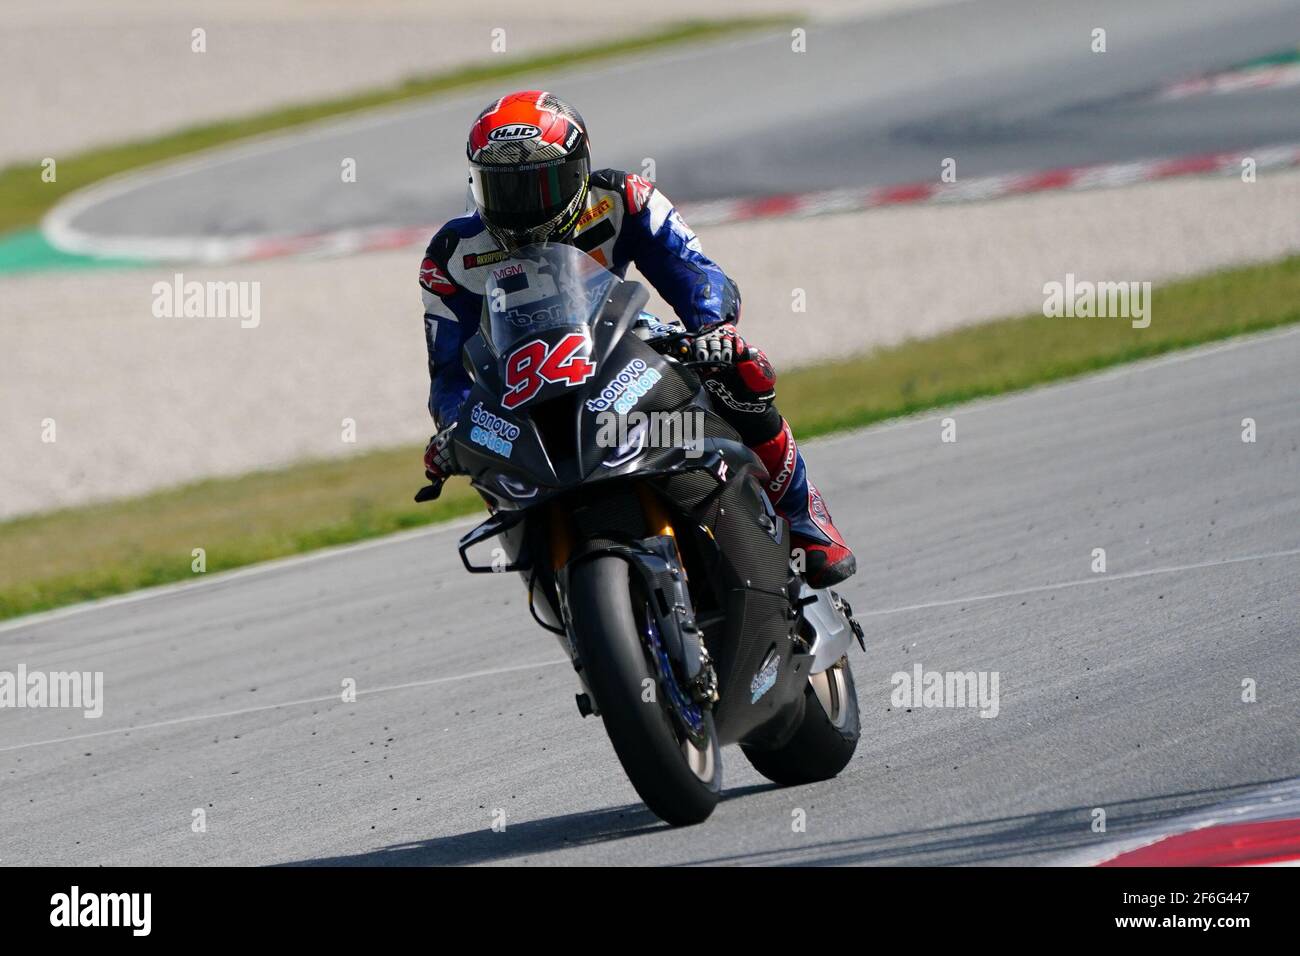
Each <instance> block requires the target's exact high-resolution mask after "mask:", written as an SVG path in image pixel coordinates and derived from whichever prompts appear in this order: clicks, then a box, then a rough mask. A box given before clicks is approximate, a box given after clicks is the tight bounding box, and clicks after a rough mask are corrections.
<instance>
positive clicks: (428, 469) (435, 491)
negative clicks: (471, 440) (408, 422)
mask: <svg viewBox="0 0 1300 956" xmlns="http://www.w3.org/2000/svg"><path fill="white" fill-rule="evenodd" d="M455 434H456V426H455V424H452V425H450V426H449V427H447V428H444V429H443V430H442V431H440V432H438V434H436V435H434V436H433V437H432V438H430V439H429V444H427V445H426V446H425V447H424V477H426V478H428V479H429V485H428V487H425V488H421V489H420V491H419V492H418V493H417V494H416V496H415V500H416V501H432V500H433V499H435V498H437V497H438V495H440V494H442V486H443V484H444V483H445V482H446V481H447V479H448V478H450V477H451V476H452V475H454V474H456V472H457V471H458V470H459V467H458V465H457V463H456V446H455V445H454V444H452V438H453V437H455Z"/></svg>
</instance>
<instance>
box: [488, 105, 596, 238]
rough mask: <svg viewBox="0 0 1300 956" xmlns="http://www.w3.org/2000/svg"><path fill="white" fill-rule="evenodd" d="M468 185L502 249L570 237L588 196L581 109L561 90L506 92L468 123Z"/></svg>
mask: <svg viewBox="0 0 1300 956" xmlns="http://www.w3.org/2000/svg"><path fill="white" fill-rule="evenodd" d="M466 153H467V154H468V156H469V181H470V190H471V192H472V193H473V195H474V204H475V205H476V206H477V207H478V213H479V216H480V218H482V220H483V224H484V225H485V226H487V228H488V231H489V232H491V233H492V235H493V236H494V237H495V238H496V240H497V241H498V242H500V243H501V244H502V245H503V246H504V247H505V248H507V249H515V248H518V247H519V246H523V245H527V244H528V243H530V242H560V241H563V240H565V239H567V238H568V237H569V235H570V234H571V233H572V232H573V227H574V225H575V224H576V223H577V221H578V216H579V215H580V214H581V211H582V206H583V202H584V201H585V200H586V198H587V180H588V178H589V176H590V174H591V150H590V149H589V147H588V144H587V127H586V124H585V123H584V122H583V121H582V116H580V115H579V113H578V111H577V110H575V109H574V108H573V107H571V106H569V104H567V103H565V102H564V101H563V100H561V99H560V98H559V97H558V96H555V95H554V94H551V93H546V92H543V91H541V90H526V91H524V92H520V93H511V94H509V95H508V96H503V97H501V99H499V100H497V101H496V102H494V103H493V104H492V105H491V106H489V107H488V108H487V109H485V110H484V111H483V112H482V113H480V114H479V117H478V119H477V120H475V121H474V125H473V126H472V127H471V128H470V131H469V142H468V144H467V145H466Z"/></svg>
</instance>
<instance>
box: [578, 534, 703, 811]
mask: <svg viewBox="0 0 1300 956" xmlns="http://www.w3.org/2000/svg"><path fill="white" fill-rule="evenodd" d="M569 608H570V611H571V612H572V618H573V635H574V640H575V643H576V645H577V651H578V657H579V659H580V660H581V661H582V668H583V674H584V675H585V677H586V680H587V685H588V686H589V687H590V688H591V692H592V694H593V695H594V696H595V698H596V707H597V709H598V710H599V711H600V715H601V719H602V720H603V721H604V722H605V731H606V733H608V734H609V739H610V742H611V743H612V744H613V745H614V752H615V753H617V754H618V759H619V761H620V762H621V763H622V764H623V770H624V771H625V772H626V773H627V776H628V779H629V780H631V781H632V786H633V787H635V788H636V792H637V793H638V794H639V795H640V797H641V799H642V800H644V801H645V804H646V806H648V807H649V808H650V809H651V810H652V811H654V813H655V814H656V815H657V816H659V817H660V818H661V819H663V820H665V821H666V822H668V823H671V824H672V825H673V826H686V825H689V824H692V823H699V822H700V821H702V820H704V819H706V818H707V817H708V816H709V814H711V813H712V812H713V808H714V807H715V806H717V803H718V797H719V794H720V793H721V790H722V758H721V749H720V748H719V746H718V735H717V732H716V731H715V729H714V726H713V715H712V714H711V713H710V712H709V711H707V710H701V709H700V708H699V707H698V705H695V704H694V702H693V701H690V700H689V699H688V698H686V697H685V696H684V695H683V694H682V693H681V690H680V687H679V686H678V684H677V681H676V679H675V678H674V677H673V675H672V672H671V669H670V668H668V667H667V664H666V658H665V657H664V656H663V655H662V654H659V653H657V652H656V650H655V648H656V647H657V646H658V640H657V631H656V630H655V625H654V621H653V618H652V617H651V616H650V614H649V608H648V605H647V599H646V596H645V595H644V594H642V593H641V588H640V587H639V585H638V584H637V583H636V582H635V581H634V580H633V576H632V575H631V573H630V569H629V568H628V564H627V562H626V561H624V560H623V559H622V558H618V557H613V556H601V557H597V558H593V559H591V560H589V561H584V562H582V563H581V564H579V565H577V566H576V567H574V568H573V570H572V572H571V573H570V578H569ZM650 688H653V691H654V693H653V694H649V693H647V690H648V689H650ZM647 697H648V698H650V699H648V700H647V699H646V698H647Z"/></svg>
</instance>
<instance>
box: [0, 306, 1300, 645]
mask: <svg viewBox="0 0 1300 956" xmlns="http://www.w3.org/2000/svg"><path fill="white" fill-rule="evenodd" d="M1292 335H1300V328H1297V327H1290V328H1285V329H1270V330H1268V331H1265V332H1259V333H1255V334H1251V335H1244V336H1238V337H1236V338H1232V339H1229V340H1227V341H1225V342H1215V343H1212V344H1210V345H1203V346H1199V347H1196V348H1190V349H1181V350H1179V351H1177V352H1174V353H1172V354H1169V355H1160V356H1157V357H1155V358H1150V359H1142V360H1140V361H1137V362H1128V363H1125V364H1123V365H1120V366H1117V367H1115V368H1112V369H1107V370H1104V371H1100V372H1096V373H1093V374H1089V375H1083V376H1080V377H1079V378H1073V379H1069V380H1067V381H1064V382H1048V383H1045V384H1043V385H1037V386H1034V387H1032V388H1028V389H1022V390H1020V391H1017V392H1012V393H1010V394H1007V395H994V396H990V397H989V398H981V399H975V400H974V401H971V402H968V403H965V404H962V405H956V406H950V407H949V409H948V411H951V410H952V409H953V408H960V409H962V411H963V412H964V413H970V412H976V411H984V410H987V409H989V408H993V407H996V406H998V405H1002V404H1005V403H1007V402H1014V401H1021V400H1023V399H1025V398H1029V397H1033V396H1037V395H1041V394H1043V393H1044V392H1053V391H1059V390H1063V389H1070V388H1078V387H1080V386H1082V385H1088V384H1092V383H1094V382H1099V381H1100V382H1104V381H1110V380H1111V379H1115V378H1120V377H1122V376H1125V375H1132V374H1134V373H1137V372H1145V371H1150V370H1152V369H1157V368H1164V367H1165V366H1168V365H1177V364H1181V363H1183V362H1190V361H1194V360H1196V359H1199V358H1205V357H1208V356H1211V355H1218V354H1219V353H1221V352H1230V351H1235V350H1236V349H1239V348H1247V347H1250V346H1255V345H1268V344H1272V343H1274V342H1276V341H1277V340H1278V339H1283V338H1287V337H1290V336H1292ZM946 413H947V412H936V411H933V410H931V411H925V412H917V413H916V414H914V415H908V416H904V417H902V418H894V419H890V420H889V421H885V422H877V423H876V424H874V425H868V426H867V427H866V428H857V429H853V430H850V431H845V432H837V433H836V434H834V435H825V436H822V437H820V438H815V439H812V440H810V441H809V442H807V443H806V444H807V445H810V446H812V447H816V446H818V445H823V444H830V443H833V442H840V441H858V440H860V439H861V438H862V436H864V435H870V434H872V433H875V432H884V431H893V430H894V429H897V428H906V427H909V426H911V425H917V424H924V423H926V422H930V421H938V420H939V419H941V418H942V417H943V416H944V414H946ZM481 520H482V518H481V517H480V516H472V517H468V518H457V519H453V520H451V521H447V522H442V523H438V524H433V525H429V526H428V527H425V528H416V529H413V530H411V531H400V532H397V533H396V534H391V535H387V536H385V537H381V538H372V539H370V540H368V541H360V542H357V543H355V544H344V545H339V546H337V547H333V548H325V549H323V550H321V551H312V552H310V553H309V554H298V555H291V556H289V557H285V558H277V559H275V560H272V561H266V562H263V563H261V564H254V565H250V566H248V567H246V568H237V569H235V570H231V571H221V572H215V573H213V574H211V575H205V576H204V577H202V578H200V579H199V580H196V581H179V582H176V583H174V584H162V585H158V586H157V587H151V588H145V589H143V590H140V591H132V592H131V593H129V594H121V595H116V596H114V597H106V598H100V599H98V600H95V601H86V602H84V603H81V604H70V605H68V606H67V607H61V608H56V609H54V610H52V611H41V612H39V613H36V614H30V615H27V616H26V617H16V618H12V619H10V620H8V621H0V634H5V633H7V632H10V631H15V630H19V629H20V628H25V627H35V626H37V625H40V624H46V623H49V622H51V621H57V620H61V619H63V618H65V617H70V616H72V615H75V614H81V613H84V612H85V611H91V610H96V609H99V608H109V607H115V606H117V605H121V604H134V603H136V602H137V601H147V600H149V599H151V598H155V597H160V596H163V595H167V594H172V593H175V592H179V591H185V590H188V589H190V588H200V587H207V586H211V585H217V584H225V583H227V582H229V581H233V580H236V579H238V578H244V577H251V576H253V575H257V574H264V573H266V572H270V571H278V570H281V569H283V568H288V567H293V566H295V565H299V564H307V563H310V562H312V561H320V560H323V559H325V558H332V557H336V556H338V555H344V554H351V553H354V552H358V551H367V550H369V549H371V548H380V547H385V546H387V545H390V544H400V543H402V542H405V541H410V540H411V539H413V538H419V537H423V536H426V535H435V534H438V533H439V532H443V531H454V530H456V529H458V528H468V527H471V526H472V525H475V524H477V523H478V522H479V521H481ZM1284 553H1285V552H1284ZM1229 560H1249V559H1229ZM1116 577H1118V576H1117V575H1111V576H1110V579H1111V580H1115V578H1116ZM1060 586H1061V585H1050V586H1049V587H1060ZM899 610H902V609H899ZM864 616H865V615H864Z"/></svg>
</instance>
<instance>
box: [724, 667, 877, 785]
mask: <svg viewBox="0 0 1300 956" xmlns="http://www.w3.org/2000/svg"><path fill="white" fill-rule="evenodd" d="M859 732H860V722H859V718H858V694H857V688H856V687H855V686H854V683H853V671H852V670H850V669H849V661H848V658H846V657H841V658H840V659H839V660H838V661H836V662H835V663H834V664H833V665H831V666H830V667H828V668H826V670H824V671H822V672H821V673H820V674H813V675H812V676H811V677H809V678H808V684H807V686H806V687H805V688H804V715H803V720H802V721H801V722H800V724H799V727H798V729H796V730H795V732H794V736H792V737H791V738H790V739H789V740H787V741H786V742H785V743H784V744H783V745H782V746H780V747H777V748H775V749H771V750H763V749H759V748H756V747H749V746H745V745H742V746H741V748H740V749H741V750H742V751H744V754H745V756H746V757H747V758H749V762H750V763H751V764H753V765H754V769H755V770H757V771H758V772H759V773H761V774H762V775H763V776H765V777H767V779H769V780H771V781H772V782H773V783H779V784H782V785H783V786H793V785H795V784H801V783H815V782H817V781H818V780H829V779H830V778H831V777H834V776H835V775H836V774H838V773H839V772H840V771H841V770H843V769H844V768H845V767H846V766H847V765H848V762H849V760H850V759H852V757H853V751H854V750H856V749H857V746H858V734H859Z"/></svg>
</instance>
